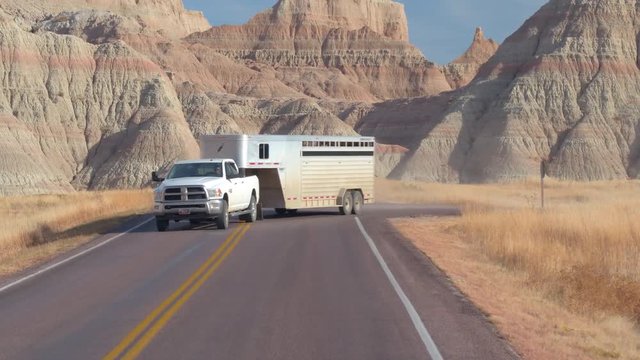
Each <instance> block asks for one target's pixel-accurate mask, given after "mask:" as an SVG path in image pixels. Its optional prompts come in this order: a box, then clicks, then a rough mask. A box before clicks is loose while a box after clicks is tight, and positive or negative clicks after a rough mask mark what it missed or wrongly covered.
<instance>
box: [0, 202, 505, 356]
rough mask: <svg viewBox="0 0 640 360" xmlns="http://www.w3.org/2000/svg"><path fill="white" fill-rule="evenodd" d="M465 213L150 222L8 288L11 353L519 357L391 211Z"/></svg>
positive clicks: (379, 211) (2, 351)
mask: <svg viewBox="0 0 640 360" xmlns="http://www.w3.org/2000/svg"><path fill="white" fill-rule="evenodd" d="M452 213H455V209H450V208H437V207H419V206H400V205H375V206H371V207H368V208H367V209H366V211H365V214H364V215H362V216H360V217H359V218H358V219H356V218H355V217H351V216H339V215H338V214H337V211H331V210H330V211H327V212H318V211H306V212H302V213H301V214H300V215H299V216H296V217H284V218H269V219H267V220H266V221H262V222H258V223H256V224H243V223H235V224H233V226H232V227H231V229H229V230H228V231H218V230H216V229H215V227H206V226H205V227H201V228H196V229H189V227H188V225H186V224H185V225H183V226H182V228H178V227H175V226H174V227H173V228H172V229H171V230H173V231H169V232H166V233H157V232H155V231H154V226H153V224H151V223H148V224H145V225H144V226H141V227H139V228H137V229H135V230H133V231H131V232H129V233H126V234H124V235H121V236H119V238H117V239H114V240H112V241H110V242H108V243H105V244H104V245H103V246H100V247H98V248H96V249H95V250H93V251H91V252H89V253H87V254H84V255H82V256H79V257H77V258H75V259H73V260H72V261H69V262H67V263H64V264H62V265H60V266H58V267H56V268H54V269H52V270H49V271H47V272H44V273H42V274H40V275H38V276H36V277H34V278H32V279H29V280H27V281H24V282H22V283H19V284H17V285H16V286H13V287H11V288H9V289H7V290H4V291H2V292H0V358H1V359H100V358H106V359H134V358H145V359H295V360H304V359H429V358H438V357H439V356H442V358H445V359H512V358H516V357H517V356H516V355H515V354H514V353H513V352H512V351H511V350H510V348H509V346H508V345H507V344H506V343H505V342H504V341H503V340H502V339H501V338H500V337H499V335H498V334H497V333H496V331H495V329H494V328H493V327H492V326H491V325H490V324H489V323H488V322H487V321H486V319H485V318H484V317H483V316H482V314H481V313H480V312H479V311H478V310H477V309H476V308H475V307H474V306H473V305H472V304H470V303H469V302H468V301H467V300H466V299H465V298H464V297H463V296H461V295H460V294H459V293H458V292H457V291H456V290H455V288H453V287H452V286H451V284H450V283H449V281H448V280H447V279H446V277H444V276H443V275H442V274H441V273H440V272H439V271H438V270H437V269H436V268H435V267H434V266H433V265H432V264H431V263H430V262H429V261H428V260H427V259H426V258H425V257H424V256H423V255H422V254H420V253H419V252H418V251H417V250H416V249H415V248H414V247H413V246H412V245H411V244H410V243H409V242H407V241H405V240H404V239H402V238H401V237H400V235H399V234H398V233H397V232H395V231H394V230H393V229H392V228H391V227H390V226H389V225H388V224H387V222H386V219H387V218H390V217H401V216H415V215H433V216H439V215H447V214H452ZM138 222H141V220H140V219H138ZM132 225H134V224H129V226H132ZM114 235H115V234H111V235H106V236H104V237H103V238H101V239H96V241H95V242H94V243H93V246H95V245H96V244H101V242H104V241H105V240H109V239H110V238H112V237H113V236H114ZM91 246H92V245H88V248H90V247H91ZM14 280H15V279H14ZM9 282H10V280H7V281H6V282H5V283H9ZM2 285H3V284H1V283H0V288H2Z"/></svg>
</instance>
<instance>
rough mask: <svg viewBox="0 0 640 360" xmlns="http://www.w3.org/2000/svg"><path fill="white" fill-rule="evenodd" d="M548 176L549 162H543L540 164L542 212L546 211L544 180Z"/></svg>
mask: <svg viewBox="0 0 640 360" xmlns="http://www.w3.org/2000/svg"><path fill="white" fill-rule="evenodd" d="M545 176H547V161H546V160H542V161H541V162H540V203H541V206H542V210H544V178H545Z"/></svg>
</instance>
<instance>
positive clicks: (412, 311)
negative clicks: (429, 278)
mask: <svg viewBox="0 0 640 360" xmlns="http://www.w3.org/2000/svg"><path fill="white" fill-rule="evenodd" d="M356 223H357V224H358V227H359V228H360V232H361V233H362V235H363V236H364V238H365V239H366V240H367V243H368V244H369V247H370V248H371V251H372V252H373V255H375V257H376V259H378V263H380V266H381V267H382V270H384V273H385V274H386V275H387V278H388V279H389V282H390V283H391V285H392V286H393V289H394V290H395V291H396V294H398V297H399V298H400V301H402V304H403V305H404V308H405V309H406V310H407V313H408V314H409V317H410V318H411V322H413V326H415V328H416V330H417V331H418V335H419V336H420V339H421V340H422V342H423V343H424V346H425V347H426V348H427V352H428V353H429V356H431V359H433V360H442V355H441V354H440V351H439V350H438V347H437V346H436V343H435V342H434V341H433V338H431V335H430V334H429V331H427V328H426V327H425V326H424V323H423V322H422V319H420V315H418V312H417V311H416V308H415V307H414V306H413V304H412V303H411V300H409V298H408V297H407V295H406V294H405V293H404V291H403V290H402V287H400V284H399V283H398V281H397V280H396V277H395V276H394V275H393V273H392V272H391V270H390V269H389V266H387V263H386V262H385V261H384V258H383V257H382V255H381V254H380V251H379V250H378V247H377V246H376V244H375V243H374V242H373V240H372V239H371V237H370V236H369V234H367V231H366V230H365V229H364V226H363V225H362V222H361V221H360V219H359V218H357V217H356Z"/></svg>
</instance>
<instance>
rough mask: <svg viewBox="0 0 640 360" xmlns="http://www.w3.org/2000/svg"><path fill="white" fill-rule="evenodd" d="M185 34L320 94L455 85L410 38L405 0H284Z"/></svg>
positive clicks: (374, 95)
mask: <svg viewBox="0 0 640 360" xmlns="http://www.w3.org/2000/svg"><path fill="white" fill-rule="evenodd" d="M187 41H188V42H190V43H192V44H201V45H203V46H205V47H207V48H209V49H212V50H214V51H215V52H218V53H220V54H223V55H225V56H228V57H229V58H231V59H234V60H235V61H237V62H241V63H246V64H248V65H249V66H252V67H256V68H260V69H268V70H266V71H270V72H271V73H273V74H274V75H275V77H276V78H277V79H278V80H279V81H281V82H282V83H284V84H286V85H287V86H289V87H291V88H293V89H295V90H296V91H297V92H300V93H303V94H305V95H308V96H311V97H316V98H335V99H346V100H355V101H372V100H376V99H391V98H397V97H407V96H420V95H434V94H438V93H440V92H442V91H446V90H450V89H451V87H450V86H449V84H448V82H447V81H446V78H445V77H444V74H443V73H442V71H441V70H440V69H439V68H438V67H437V66H435V65H434V64H433V63H430V62H429V61H427V60H426V59H425V58H424V56H423V55H422V53H421V52H420V51H419V50H418V49H416V48H415V47H414V46H412V45H411V44H410V43H409V42H408V27H407V19H406V16H405V14H404V9H403V6H402V5H401V4H399V3H396V2H394V1H391V0H357V1H356V0H328V1H318V0H280V1H279V2H278V3H277V4H276V5H275V6H274V7H273V8H272V9H270V10H267V11H265V12H263V13H260V14H258V15H256V16H255V17H254V18H253V19H251V20H250V21H249V22H248V23H247V24H245V25H240V26H219V27H213V28H211V29H209V30H207V31H204V32H200V33H195V34H192V35H190V36H189V37H188V38H187ZM244 95H246V96H254V94H252V93H251V92H246V93H245V94H244ZM256 97H260V96H256Z"/></svg>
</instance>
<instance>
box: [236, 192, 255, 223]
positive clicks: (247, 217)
mask: <svg viewBox="0 0 640 360" xmlns="http://www.w3.org/2000/svg"><path fill="white" fill-rule="evenodd" d="M247 210H251V212H250V213H248V214H245V215H242V216H240V220H244V221H246V222H250V223H254V222H256V221H257V220H258V206H257V204H256V197H255V195H251V202H250V203H249V208H248V209H247Z"/></svg>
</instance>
